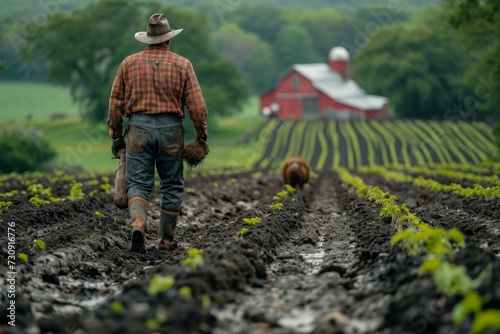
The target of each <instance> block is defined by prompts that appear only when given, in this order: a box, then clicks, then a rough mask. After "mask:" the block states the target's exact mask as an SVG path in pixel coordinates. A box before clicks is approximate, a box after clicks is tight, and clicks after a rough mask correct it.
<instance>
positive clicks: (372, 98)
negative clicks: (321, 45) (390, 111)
mask: <svg viewBox="0 0 500 334" xmlns="http://www.w3.org/2000/svg"><path fill="white" fill-rule="evenodd" d="M293 69H294V70H295V71H297V72H298V73H300V74H302V75H303V76H304V77H306V78H307V79H308V80H309V81H311V83H312V84H313V86H314V87H316V89H318V90H319V91H321V92H323V93H324V94H325V95H327V96H328V97H330V98H331V99H333V100H335V101H338V102H340V103H343V104H346V105H349V106H352V107H355V108H358V109H361V110H372V109H380V108H382V107H383V106H384V104H386V103H387V102H388V99H387V98H386V97H383V96H377V95H368V94H366V92H365V91H364V90H363V89H362V88H361V87H360V86H359V85H358V84H357V83H356V82H354V81H353V80H352V79H348V80H343V79H342V77H341V76H340V75H339V74H337V73H336V72H334V71H332V70H331V69H330V66H328V65H327V64H324V63H317V64H296V65H293Z"/></svg>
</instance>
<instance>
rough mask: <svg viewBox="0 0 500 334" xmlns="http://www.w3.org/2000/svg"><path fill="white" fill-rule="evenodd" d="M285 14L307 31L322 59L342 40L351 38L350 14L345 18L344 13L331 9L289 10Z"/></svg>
mask: <svg viewBox="0 0 500 334" xmlns="http://www.w3.org/2000/svg"><path fill="white" fill-rule="evenodd" d="M287 15H288V20H289V21H290V22H293V21H294V20H295V21H296V22H297V23H298V25H299V26H302V27H303V28H304V29H305V30H306V31H307V34H308V35H309V36H310V38H311V40H312V46H313V48H314V50H315V52H316V53H317V54H318V55H320V56H321V57H322V59H323V60H324V61H326V60H327V59H328V53H329V52H330V50H331V49H332V48H333V47H335V46H338V45H340V43H341V42H342V41H348V40H352V37H351V33H350V30H351V29H352V27H353V24H352V19H351V18H350V16H348V17H349V18H348V19H346V15H342V14H341V13H339V12H337V11H335V10H333V9H325V10H322V11H317V10H300V11H299V10H290V11H288V14H287Z"/></svg>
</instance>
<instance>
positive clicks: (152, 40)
mask: <svg viewBox="0 0 500 334" xmlns="http://www.w3.org/2000/svg"><path fill="white" fill-rule="evenodd" d="M182 30H183V29H177V30H175V29H172V28H170V24H169V23H168V21H167V18H166V17H165V14H160V13H156V14H153V15H151V17H150V18H149V23H148V29H147V31H139V32H136V33H135V35H134V37H135V39H136V40H138V41H139V42H142V43H145V44H159V43H163V42H165V41H168V40H169V39H172V38H174V37H175V36H177V35H179V34H180V33H181V31H182Z"/></svg>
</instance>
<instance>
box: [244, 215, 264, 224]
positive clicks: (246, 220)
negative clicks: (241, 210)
mask: <svg viewBox="0 0 500 334" xmlns="http://www.w3.org/2000/svg"><path fill="white" fill-rule="evenodd" d="M261 221H262V219H260V218H259V217H253V218H243V222H244V223H245V224H250V225H255V224H259V223H260V222H261Z"/></svg>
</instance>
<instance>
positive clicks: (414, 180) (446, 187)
mask: <svg viewBox="0 0 500 334" xmlns="http://www.w3.org/2000/svg"><path fill="white" fill-rule="evenodd" d="M357 170H358V171H359V172H361V173H371V174H376V175H379V176H382V177H384V178H385V179H386V180H388V181H393V182H398V183H410V184H412V185H414V186H417V187H420V188H425V189H429V190H431V191H438V192H450V193H454V194H456V195H458V196H464V197H472V196H479V197H484V198H485V199H494V198H500V186H493V187H483V186H481V185H479V184H474V186H473V187H463V186H462V185H460V184H457V183H451V184H443V183H440V182H437V181H435V180H433V179H430V178H425V177H423V176H416V177H415V176H412V175H408V174H405V173H401V172H398V171H394V170H389V169H387V168H385V167H382V166H372V167H359V168H358V169H357ZM431 175H432V174H431ZM478 177H479V176H478Z"/></svg>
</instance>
